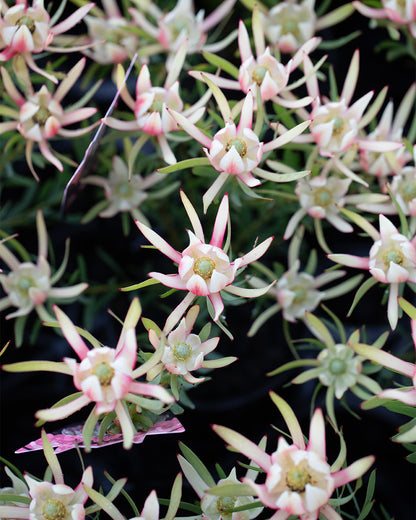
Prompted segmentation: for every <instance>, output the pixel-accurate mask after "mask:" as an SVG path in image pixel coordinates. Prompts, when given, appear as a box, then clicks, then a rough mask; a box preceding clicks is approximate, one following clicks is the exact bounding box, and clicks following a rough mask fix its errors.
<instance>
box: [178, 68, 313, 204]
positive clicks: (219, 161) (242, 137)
mask: <svg viewBox="0 0 416 520" xmlns="http://www.w3.org/2000/svg"><path fill="white" fill-rule="evenodd" d="M204 77H205V80H206V82H207V83H208V85H209V86H210V88H211V89H212V91H213V93H214V96H215V97H216V100H217V102H218V105H219V109H220V111H221V115H222V117H223V120H224V128H222V129H221V130H218V132H216V134H215V135H214V137H213V138H212V139H211V138H210V137H208V136H207V135H206V134H205V133H204V132H202V131H201V130H200V129H199V128H198V127H196V126H195V125H194V124H193V123H192V121H190V120H189V119H187V118H186V117H184V115H183V114H180V113H178V112H176V111H174V110H169V113H170V114H172V116H173V117H174V119H175V120H176V122H177V123H178V124H179V125H180V126H181V127H182V129H183V130H185V132H187V133H188V134H189V135H190V136H191V137H193V138H194V139H196V140H197V141H199V142H200V143H201V144H202V145H203V146H204V148H203V151H204V152H205V154H206V156H207V157H208V159H209V161H210V163H211V164H212V166H213V167H214V168H215V169H216V170H217V171H218V172H219V173H220V175H219V176H218V177H217V178H216V180H215V181H214V183H213V184H212V185H211V187H210V188H209V189H208V190H207V191H206V193H205V194H204V196H203V202H204V212H205V211H206V210H207V208H208V206H209V205H210V204H211V202H212V201H213V199H214V197H215V196H216V195H217V194H218V192H219V191H220V189H221V188H222V186H223V185H224V183H225V182H226V180H227V179H228V178H229V177H230V176H236V177H237V178H238V179H240V180H241V181H242V182H243V183H244V184H246V185H247V186H249V187H254V186H258V185H259V184H261V182H260V180H259V179H256V178H255V177H254V176H253V175H252V172H253V173H255V174H257V175H258V176H260V177H263V178H265V179H269V180H270V179H274V177H273V174H272V173H269V172H267V171H265V170H263V169H261V168H257V166H258V165H259V163H260V161H261V159H262V157H263V153H266V152H269V151H271V150H275V149H276V148H279V147H280V146H283V145H284V144H286V143H288V142H289V141H291V140H292V139H293V138H294V137H296V136H298V135H299V134H300V133H302V132H303V131H304V130H305V128H307V127H308V126H309V122H308V121H307V122H303V123H300V124H299V125H297V126H295V127H294V128H292V129H291V130H288V131H286V132H284V133H283V135H281V136H279V137H277V138H276V139H273V140H272V141H269V142H268V143H262V142H260V140H259V138H258V136H257V134H256V133H255V132H254V131H253V130H252V125H253V109H254V100H253V94H252V93H251V91H249V92H248V94H247V95H246V97H245V98H244V102H243V106H242V108H241V114H240V120H239V122H238V124H237V125H236V124H235V122H234V118H233V117H232V113H231V109H230V107H229V105H228V102H227V100H226V98H225V96H224V94H223V93H222V92H221V91H220V90H219V88H218V87H217V86H216V85H215V84H214V83H212V82H211V80H210V79H209V78H208V76H205V75H204Z"/></svg>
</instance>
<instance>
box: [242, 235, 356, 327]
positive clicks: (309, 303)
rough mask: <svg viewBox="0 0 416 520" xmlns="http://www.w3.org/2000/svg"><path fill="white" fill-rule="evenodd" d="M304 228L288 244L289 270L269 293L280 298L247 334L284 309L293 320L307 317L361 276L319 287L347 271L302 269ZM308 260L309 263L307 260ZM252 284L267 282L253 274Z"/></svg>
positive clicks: (258, 317) (256, 320) (351, 285)
mask: <svg viewBox="0 0 416 520" xmlns="http://www.w3.org/2000/svg"><path fill="white" fill-rule="evenodd" d="M303 231H304V230H303V228H301V230H300V232H298V233H296V235H295V236H294V237H293V239H292V242H291V244H290V246H289V254H288V265H289V269H288V270H287V271H286V272H285V273H283V274H282V275H281V276H280V277H279V279H278V281H277V283H276V285H274V286H273V287H271V288H270V289H269V291H268V292H267V294H268V295H269V296H271V297H273V298H274V299H276V300H277V303H275V304H274V305H271V306H270V307H268V308H267V309H266V310H265V311H263V312H262V313H260V314H259V316H257V318H256V319H255V320H254V321H253V323H252V325H251V327H250V330H249V331H248V336H254V334H256V333H257V331H258V330H259V329H260V327H261V326H262V325H263V324H264V323H265V322H266V321H267V320H268V319H270V318H271V317H272V316H273V315H274V314H276V313H278V312H279V311H280V310H281V311H282V314H283V318H284V319H285V320H287V321H290V322H292V323H296V321H297V320H298V319H301V320H304V319H305V317H306V314H307V313H308V312H312V311H313V310H315V309H316V307H317V306H318V305H319V304H320V303H321V302H322V301H324V300H329V299H331V298H337V297H338V296H341V295H343V294H345V293H346V292H348V291H350V290H351V289H352V287H354V285H356V283H358V280H359V279H360V278H356V279H355V280H349V281H347V282H343V283H341V284H339V285H336V286H334V287H331V288H329V289H325V290H319V289H320V288H321V287H322V286H323V285H325V284H327V283H331V282H334V281H335V280H337V279H338V278H341V277H343V276H344V275H345V271H340V270H338V271H329V272H326V273H322V274H320V275H318V276H313V274H312V272H311V269H310V267H307V268H306V271H301V272H299V269H300V265H301V264H300V260H299V252H300V246H301V243H302V238H303ZM308 263H309V262H308ZM268 274H269V277H270V279H275V278H278V277H277V275H275V274H274V273H271V272H270V273H268ZM249 283H250V285H251V286H252V287H256V288H262V287H266V285H267V284H266V283H265V282H264V281H263V280H261V279H260V278H258V277H255V276H253V277H251V278H250V279H249Z"/></svg>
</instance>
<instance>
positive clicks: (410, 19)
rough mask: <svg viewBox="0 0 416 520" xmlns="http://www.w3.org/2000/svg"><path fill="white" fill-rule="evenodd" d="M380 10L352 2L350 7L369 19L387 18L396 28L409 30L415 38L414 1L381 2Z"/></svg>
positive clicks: (415, 13)
mask: <svg viewBox="0 0 416 520" xmlns="http://www.w3.org/2000/svg"><path fill="white" fill-rule="evenodd" d="M381 3H382V6H383V7H382V8H381V9H378V8H374V7H370V6H368V5H365V4H363V3H362V2H352V5H353V6H354V7H355V9H357V11H359V12H360V13H361V14H363V15H364V16H368V17H369V18H376V19H377V18H388V19H389V20H391V21H392V22H394V23H395V24H397V25H398V26H405V27H406V28H408V29H409V31H410V34H411V35H412V36H413V38H416V2H415V0H381Z"/></svg>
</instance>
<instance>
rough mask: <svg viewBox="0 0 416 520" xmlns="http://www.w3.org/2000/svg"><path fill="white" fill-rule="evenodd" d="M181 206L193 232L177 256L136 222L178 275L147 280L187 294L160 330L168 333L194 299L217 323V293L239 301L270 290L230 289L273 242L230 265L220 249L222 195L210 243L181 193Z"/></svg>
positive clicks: (225, 218)
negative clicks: (204, 302) (207, 305)
mask: <svg viewBox="0 0 416 520" xmlns="http://www.w3.org/2000/svg"><path fill="white" fill-rule="evenodd" d="M181 199H182V203H183V205H184V206H185V210H186V212H187V214H188V217H189V220H190V221H191V224H192V227H193V231H190V230H188V235H189V242H190V243H189V246H188V247H187V248H185V249H184V250H183V251H182V253H179V252H178V251H176V250H175V249H173V247H172V246H170V245H169V244H168V243H167V242H166V241H165V240H164V239H163V238H161V237H160V236H159V235H158V234H157V233H155V232H154V231H153V230H152V229H150V228H148V227H147V226H145V225H144V224H142V223H141V222H136V224H137V227H138V228H139V230H140V231H141V232H142V233H143V235H144V236H145V237H146V238H147V239H148V240H149V242H151V243H152V244H153V245H154V246H155V247H156V248H157V249H159V250H160V251H161V252H162V253H164V254H165V255H166V256H167V257H168V258H170V259H171V260H173V262H175V263H176V264H178V273H177V274H171V275H166V274H162V273H157V272H151V273H149V275H148V276H150V277H151V278H154V279H155V280H157V281H159V282H160V283H162V284H163V285H166V286H167V287H172V288H173V289H178V290H183V291H188V293H187V295H186V296H185V298H184V300H183V301H182V302H181V303H180V304H179V305H178V306H177V307H176V309H174V310H173V311H172V313H171V314H170V316H169V317H168V319H167V321H166V324H165V326H164V328H163V330H164V331H165V332H166V333H168V332H169V331H170V330H172V328H173V327H174V326H175V324H176V323H177V322H178V321H179V320H180V318H181V317H182V315H183V313H184V312H185V311H186V309H187V308H188V306H189V305H190V304H191V303H192V302H193V300H194V299H195V297H196V296H207V297H208V298H209V300H210V301H211V303H212V305H213V307H214V312H215V315H214V320H215V321H217V320H218V319H219V317H220V315H221V313H222V311H223V309H224V303H223V301H222V298H221V291H222V290H225V291H227V292H229V293H231V294H235V295H237V296H243V297H248V298H250V297H256V296H260V295H261V294H265V293H266V292H267V290H268V289H269V287H271V285H273V284H271V285H270V286H268V287H266V288H264V289H261V290H258V289H245V288H242V287H238V286H235V285H232V283H233V281H234V278H235V276H236V273H237V270H238V269H240V268H241V267H244V266H246V265H248V264H250V263H251V262H254V261H255V260H258V259H259V258H260V257H261V256H262V255H263V254H264V253H265V252H266V251H267V249H268V247H269V246H270V244H271V241H272V240H273V237H270V238H268V239H266V240H264V241H263V242H262V243H261V244H259V245H258V246H256V247H255V248H254V249H252V250H251V251H250V252H249V253H247V254H246V255H244V256H242V257H239V258H236V259H235V260H233V261H230V259H229V257H228V255H227V253H226V251H224V250H223V249H222V247H223V241H224V234H225V230H226V228H227V222H228V218H229V207H228V196H227V195H224V197H223V199H222V201H221V204H220V206H219V208H218V213H217V217H216V219H215V223H214V229H213V232H212V236H211V240H210V241H209V243H208V244H207V243H206V242H205V237H204V232H203V230H202V225H201V222H200V220H199V218H198V215H197V213H196V211H195V209H194V207H193V206H192V204H191V202H190V201H189V199H188V198H187V197H186V195H185V194H184V193H183V191H181Z"/></svg>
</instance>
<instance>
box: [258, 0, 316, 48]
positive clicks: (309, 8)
mask: <svg viewBox="0 0 416 520" xmlns="http://www.w3.org/2000/svg"><path fill="white" fill-rule="evenodd" d="M314 7H315V0H303V2H301V3H300V4H298V3H296V2H295V0H286V1H283V2H280V3H278V4H277V5H275V6H273V7H272V8H271V9H270V10H269V11H268V12H267V13H265V14H262V17H261V18H262V22H263V24H264V32H265V34H266V37H267V39H268V40H269V41H270V42H271V43H272V44H274V45H277V46H278V47H279V49H280V50H281V51H282V52H289V53H293V52H295V51H296V50H297V49H299V47H300V46H301V45H303V44H304V43H305V42H306V41H308V40H309V39H310V38H312V36H314V34H315V25H316V14H315V10H314Z"/></svg>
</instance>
